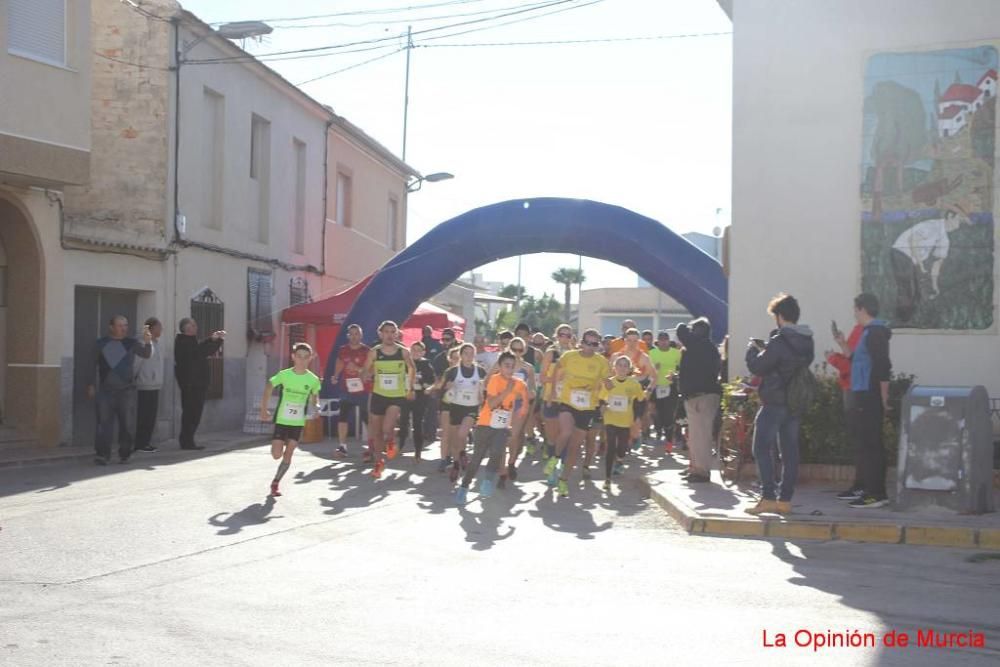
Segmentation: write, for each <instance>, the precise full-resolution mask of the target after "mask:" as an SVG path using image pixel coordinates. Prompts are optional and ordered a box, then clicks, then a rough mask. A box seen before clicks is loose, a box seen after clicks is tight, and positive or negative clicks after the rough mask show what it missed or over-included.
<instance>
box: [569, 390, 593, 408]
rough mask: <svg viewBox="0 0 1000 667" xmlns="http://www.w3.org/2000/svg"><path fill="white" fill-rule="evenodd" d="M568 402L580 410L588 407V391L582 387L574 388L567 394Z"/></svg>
mask: <svg viewBox="0 0 1000 667" xmlns="http://www.w3.org/2000/svg"><path fill="white" fill-rule="evenodd" d="M569 404H570V405H571V406H573V407H574V408H579V409H582V410H589V409H590V392H589V391H584V390H583V389H574V390H573V391H571V392H570V394H569Z"/></svg>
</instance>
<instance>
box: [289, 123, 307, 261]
mask: <svg viewBox="0 0 1000 667" xmlns="http://www.w3.org/2000/svg"><path fill="white" fill-rule="evenodd" d="M292 147H293V149H294V151H295V209H294V210H293V211H292V214H293V218H292V219H293V220H294V221H295V233H294V234H293V235H292V250H294V251H295V252H297V253H299V254H300V255H301V254H302V253H303V252H305V247H306V145H305V144H304V143H303V142H301V141H299V140H298V139H293V140H292Z"/></svg>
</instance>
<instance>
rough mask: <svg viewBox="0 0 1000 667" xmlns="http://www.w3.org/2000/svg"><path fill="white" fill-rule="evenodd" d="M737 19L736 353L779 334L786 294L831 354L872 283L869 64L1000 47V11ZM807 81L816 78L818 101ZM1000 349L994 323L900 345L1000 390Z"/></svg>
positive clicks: (831, 9) (765, 4) (920, 0)
mask: <svg viewBox="0 0 1000 667" xmlns="http://www.w3.org/2000/svg"><path fill="white" fill-rule="evenodd" d="M732 16H733V22H734V38H733V46H734V48H733V52H734V55H733V58H734V63H733V87H734V91H733V93H734V94H733V121H734V122H733V226H732V246H731V255H730V262H731V263H730V279H729V293H730V321H731V327H730V329H731V333H732V336H733V340H734V343H735V345H736V346H737V347H736V348H734V353H735V349H738V348H740V347H741V346H742V345H743V341H746V340H747V337H748V336H762V335H765V334H766V333H767V332H768V330H769V329H770V328H771V327H772V326H773V322H772V321H771V320H770V319H769V317H768V315H767V313H766V312H765V306H766V304H767V301H768V299H770V298H771V297H772V296H773V295H774V294H776V293H777V292H779V291H782V290H786V291H789V292H791V293H792V294H794V295H795V296H796V297H798V298H799V299H800V301H801V303H802V311H803V317H802V321H803V322H805V323H809V324H812V325H814V328H815V330H816V333H817V345H816V347H817V350H818V351H819V352H822V350H824V349H826V348H830V347H831V346H832V340H831V334H830V320H831V319H833V318H836V319H837V321H838V323H839V324H840V325H841V327H844V326H846V325H848V324H850V320H851V313H852V298H853V297H854V296H855V294H856V293H857V292H858V291H859V290H860V286H861V266H860V258H861V248H860V233H861V226H860V218H861V202H860V199H859V196H858V189H859V181H860V178H861V174H860V166H859V165H860V164H861V161H862V155H861V149H862V142H861V135H862V103H863V76H864V65H865V59H866V57H867V56H868V55H869V54H871V53H873V52H880V51H881V52H884V51H892V50H901V51H903V50H905V51H909V50H916V49H925V48H929V47H938V46H956V45H958V46H968V45H974V44H976V43H977V42H981V41H985V40H996V38H997V36H998V35H997V28H996V26H997V25H1000V3H997V2H994V1H993V0H962V1H961V2H944V1H937V0H882V1H880V2H871V1H870V0H839V1H838V2H821V1H818V0H812V1H803V2H770V1H764V0H736V1H735V2H734V3H733V15H732ZM803 81H810V82H815V85H811V86H809V94H808V95H803V94H802V82H803ZM998 343H1000V341H998V339H997V333H996V327H995V326H994V328H993V330H990V331H987V332H982V333H954V334H941V333H917V332H908V331H901V332H896V333H895V335H894V336H893V339H892V357H893V364H894V367H895V369H896V370H897V371H901V372H907V373H915V374H916V375H917V377H918V382H921V383H924V384H954V385H975V384H983V385H985V386H986V387H987V388H988V389H989V391H990V393H991V395H993V396H1000V354H998V353H997V350H998V349H1000V348H998ZM737 356H738V355H737ZM740 365H741V364H740ZM733 371H734V373H735V372H738V368H737V367H734V368H733Z"/></svg>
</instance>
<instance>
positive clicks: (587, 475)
mask: <svg viewBox="0 0 1000 667" xmlns="http://www.w3.org/2000/svg"><path fill="white" fill-rule="evenodd" d="M583 479H584V481H586V482H589V481H590V479H591V477H590V468H584V469H583Z"/></svg>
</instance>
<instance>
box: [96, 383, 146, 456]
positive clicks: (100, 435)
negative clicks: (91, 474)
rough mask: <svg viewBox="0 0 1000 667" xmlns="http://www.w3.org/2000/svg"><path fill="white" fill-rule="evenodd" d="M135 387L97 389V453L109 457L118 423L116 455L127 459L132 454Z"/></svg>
mask: <svg viewBox="0 0 1000 667" xmlns="http://www.w3.org/2000/svg"><path fill="white" fill-rule="evenodd" d="M135 406H136V392H135V387H129V388H126V389H118V390H105V389H98V390H97V437H96V438H95V440H94V449H96V450H97V455H98V456H101V457H103V458H106V459H109V458H111V440H112V437H113V436H114V433H115V425H116V424H117V425H118V456H120V457H121V458H123V459H127V458H128V457H129V456H130V455H131V454H132V431H133V428H134V426H135Z"/></svg>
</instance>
